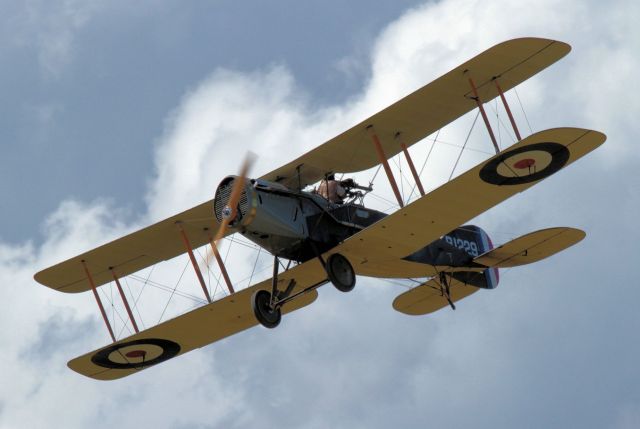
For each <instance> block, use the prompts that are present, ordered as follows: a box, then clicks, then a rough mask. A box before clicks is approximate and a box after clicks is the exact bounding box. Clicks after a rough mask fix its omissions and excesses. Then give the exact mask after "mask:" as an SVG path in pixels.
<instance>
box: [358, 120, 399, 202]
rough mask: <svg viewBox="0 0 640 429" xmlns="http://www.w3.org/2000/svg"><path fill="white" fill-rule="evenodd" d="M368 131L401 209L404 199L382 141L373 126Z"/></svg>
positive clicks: (368, 127)
mask: <svg viewBox="0 0 640 429" xmlns="http://www.w3.org/2000/svg"><path fill="white" fill-rule="evenodd" d="M367 131H368V132H369V135H370V136H371V141H372V142H373V145H374V146H375V148H376V153H377V154H378V159H380V162H381V163H382V166H383V167H384V172H385V173H387V178H388V179H389V183H391V188H392V189H393V193H394V194H395V196H396V199H397V200H398V204H399V205H400V207H404V203H403V202H402V197H401V196H400V191H399V190H398V184H397V183H396V179H395V178H394V177H393V173H392V172H391V167H389V163H388V162H387V156H386V155H385V154H384V150H383V149H382V145H381V144H380V139H379V138H378V135H377V134H376V132H375V130H374V129H373V125H369V126H367Z"/></svg>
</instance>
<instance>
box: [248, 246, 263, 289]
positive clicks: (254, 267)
mask: <svg viewBox="0 0 640 429" xmlns="http://www.w3.org/2000/svg"><path fill="white" fill-rule="evenodd" d="M261 251H262V247H260V248H259V249H258V254H257V255H256V260H255V262H254V263H253V269H252V270H251V275H250V276H249V286H251V280H253V273H255V272H256V266H257V265H258V258H260V252H261Z"/></svg>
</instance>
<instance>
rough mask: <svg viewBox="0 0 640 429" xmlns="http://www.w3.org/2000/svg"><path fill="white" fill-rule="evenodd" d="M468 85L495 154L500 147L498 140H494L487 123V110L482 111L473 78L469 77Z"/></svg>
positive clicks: (498, 151)
mask: <svg viewBox="0 0 640 429" xmlns="http://www.w3.org/2000/svg"><path fill="white" fill-rule="evenodd" d="M469 85H471V90H472V91H473V99H474V100H475V102H476V104H477V105H478V108H479V109H480V113H482V119H483V120H484V124H485V125H486V126H487V131H489V137H491V142H492V143H493V147H494V148H495V149H496V155H497V154H499V153H500V148H499V147H498V141H497V140H496V136H495V135H494V134H493V129H492V128H491V124H490V123H489V118H488V117H487V112H485V111H484V106H483V105H482V100H480V96H479V95H478V89H477V88H476V84H475V83H473V79H472V78H471V77H469Z"/></svg>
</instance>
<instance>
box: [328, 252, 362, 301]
mask: <svg viewBox="0 0 640 429" xmlns="http://www.w3.org/2000/svg"><path fill="white" fill-rule="evenodd" d="M325 269H326V270H327V276H328V277H329V281H331V283H332V284H333V285H334V286H335V287H336V289H338V290H339V291H340V292H350V291H352V290H353V288H354V286H355V285H356V273H355V271H353V267H352V266H351V264H350V263H349V260H348V259H347V258H345V257H344V256H342V255H341V254H339V253H334V254H333V255H331V256H329V258H328V259H327V262H326V264H325Z"/></svg>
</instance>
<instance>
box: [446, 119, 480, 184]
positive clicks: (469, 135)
mask: <svg viewBox="0 0 640 429" xmlns="http://www.w3.org/2000/svg"><path fill="white" fill-rule="evenodd" d="M478 116H480V110H478V113H476V117H475V118H474V119H473V123H472V124H471V128H470V129H469V132H468V133H467V138H466V139H465V140H464V144H463V145H462V149H460V153H459V154H458V159H456V163H455V164H454V165H453V170H451V174H450V175H449V180H451V178H452V177H453V173H454V172H455V171H456V167H457V166H458V162H460V158H461V157H462V152H464V148H465V147H466V146H467V143H468V142H469V137H471V133H472V132H473V128H474V127H475V125H476V122H477V121H478Z"/></svg>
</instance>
